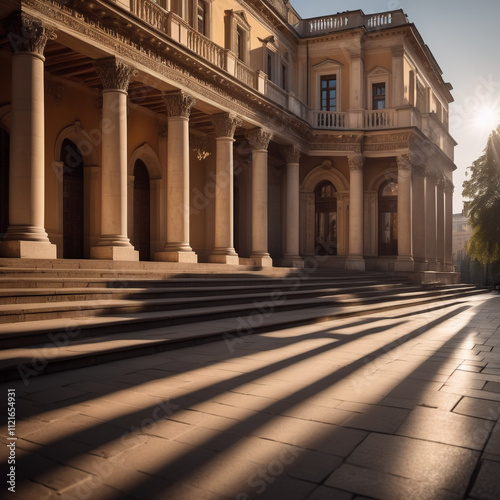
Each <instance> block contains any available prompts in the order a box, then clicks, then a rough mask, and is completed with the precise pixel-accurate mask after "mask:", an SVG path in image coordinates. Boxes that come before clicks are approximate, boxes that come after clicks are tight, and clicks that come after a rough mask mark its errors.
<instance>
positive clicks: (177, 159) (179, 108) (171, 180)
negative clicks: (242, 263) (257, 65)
mask: <svg viewBox="0 0 500 500" xmlns="http://www.w3.org/2000/svg"><path fill="white" fill-rule="evenodd" d="M163 97H164V100H165V104H166V105H167V115H168V145H167V164H168V166H167V243H166V245H165V248H164V249H163V251H162V252H158V253H156V254H155V260H160V261H169V262H184V263H196V262H198V257H197V255H196V254H195V253H194V252H193V250H192V248H191V245H190V243H189V241H190V236H189V214H190V200H189V115H190V113H191V108H192V107H193V106H194V105H195V104H196V100H195V99H193V98H192V97H191V96H189V95H187V94H185V93H184V92H177V91H176V92H172V93H166V94H164V96H163Z"/></svg>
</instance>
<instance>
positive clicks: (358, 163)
mask: <svg viewBox="0 0 500 500" xmlns="http://www.w3.org/2000/svg"><path fill="white" fill-rule="evenodd" d="M347 161H348V163H349V170H351V171H360V170H361V171H362V170H363V166H364V163H365V159H364V157H363V155H352V156H348V157H347Z"/></svg>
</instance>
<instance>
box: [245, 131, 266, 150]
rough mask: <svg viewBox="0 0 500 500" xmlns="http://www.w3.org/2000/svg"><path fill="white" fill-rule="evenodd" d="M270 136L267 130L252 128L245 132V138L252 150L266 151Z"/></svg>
mask: <svg viewBox="0 0 500 500" xmlns="http://www.w3.org/2000/svg"><path fill="white" fill-rule="evenodd" d="M272 136H273V134H272V132H271V131H269V130H264V129H262V128H254V129H252V130H250V131H249V132H248V133H247V135H246V138H247V140H248V142H249V144H250V147H251V148H252V149H253V150H257V151H259V150H260V151H266V150H267V148H268V146H269V142H270V141H271V137H272Z"/></svg>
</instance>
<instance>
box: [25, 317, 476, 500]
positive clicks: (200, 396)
mask: <svg viewBox="0 0 500 500" xmlns="http://www.w3.org/2000/svg"><path fill="white" fill-rule="evenodd" d="M465 309H466V307H462V308H459V309H456V310H454V311H451V312H450V313H448V314H446V315H444V316H442V317H440V318H438V319H436V320H435V321H434V322H432V323H430V324H429V325H427V326H426V327H423V328H418V329H416V330H414V331H412V332H410V333H409V334H407V335H405V336H403V337H402V338H400V339H398V340H397V341H395V342H391V343H389V344H388V345H386V346H384V347H383V348H380V349H376V350H374V351H373V352H371V353H369V354H368V355H367V356H369V357H370V358H376V357H378V356H381V355H384V354H387V352H389V351H390V350H392V349H395V348H396V347H398V346H400V345H402V344H403V343H404V342H407V341H409V340H411V339H413V338H415V337H418V336H419V335H421V334H422V333H424V332H425V331H427V330H428V329H429V328H432V327H433V326H437V325H438V324H440V323H441V322H443V321H445V320H446V319H449V318H451V317H453V316H455V315H456V314H459V313H460V312H462V311H463V310H465ZM394 326H397V323H396V324H395V325H392V327H394ZM384 330H386V327H383V326H381V327H380V328H373V329H370V330H367V331H364V332H360V333H359V334H354V335H350V336H349V338H348V339H342V340H339V341H337V342H335V343H334V344H333V345H328V346H322V347H320V348H316V349H313V350H311V351H309V352H307V353H301V354H299V355H296V356H293V357H291V358H289V359H287V360H282V361H280V362H277V363H273V364H272V365H269V366H266V367H264V368H260V369H258V370H255V371H253V372H251V373H249V374H242V375H238V376H236V377H234V379H231V380H230V381H224V382H221V383H216V384H213V386H211V387H210V388H204V389H202V390H199V391H194V392H192V393H189V394H186V395H185V396H183V397H181V398H178V399H176V401H175V403H176V404H178V405H179V407H180V408H181V409H183V408H184V407H186V406H189V405H191V404H193V401H194V402H196V403H199V402H200V401H203V400H205V399H206V398H207V390H209V391H210V393H211V395H212V396H213V395H214V394H221V393H224V392H226V391H228V390H230V387H233V388H235V387H237V386H239V385H241V384H244V383H248V382H250V381H252V380H255V379H257V378H260V377H262V376H265V375H269V374H271V373H273V372H274V371H276V370H280V369H282V368H286V367H288V366H291V365H293V364H294V363H298V362H300V361H303V360H305V359H308V358H310V357H312V356H315V355H317V354H322V353H324V352H328V351H329V350H333V349H335V348H336V347H339V346H341V345H345V344H348V343H349V342H352V341H354V340H358V339H361V338H364V337H366V336H367V335H372V334H375V333H377V332H380V331H384ZM363 365H364V361H363V360H357V361H355V362H353V363H350V364H349V365H347V366H345V367H343V368H341V369H339V370H336V371H334V372H332V373H331V374H329V375H328V376H326V377H324V378H322V379H321V380H319V381H317V382H315V383H313V384H311V385H309V386H308V387H306V388H304V389H301V390H299V391H297V392H296V393H294V394H293V396H292V397H289V398H287V399H286V400H280V401H277V402H273V403H271V404H270V405H268V407H267V408H265V409H264V410H263V412H262V413H264V420H266V421H269V420H270V419H272V418H273V416H274V415H275V414H276V413H277V412H280V411H282V410H283V408H285V409H286V408H290V407H292V406H294V405H295V404H296V402H297V401H298V400H301V399H303V398H306V397H310V396H311V395H313V394H315V393H317V392H319V391H321V390H323V389H325V388H327V387H329V386H331V385H332V384H334V383H336V382H338V381H339V380H342V379H343V378H344V377H346V376H347V375H350V374H352V373H353V372H355V371H356V370H358V369H359V368H360V367H362V366H363ZM154 408H155V407H154V406H151V407H148V408H146V409H142V410H140V411H138V412H134V413H131V414H128V415H127V416H126V417H125V418H117V419H113V420H112V421H108V422H105V423H103V424H101V425H98V426H94V427H92V428H91V429H87V430H85V431H82V432H79V433H76V434H73V435H72V436H71V439H73V440H77V441H79V442H87V441H88V442H92V441H91V436H93V435H98V436H103V435H105V436H106V438H105V439H104V438H102V439H101V444H103V443H105V442H111V441H114V440H116V439H119V438H120V437H121V436H122V435H123V428H122V427H121V426H122V425H124V424H125V426H126V427H127V426H128V427H129V428H130V422H132V421H135V422H137V421H140V419H141V417H142V418H147V417H149V416H150V415H151V413H152V411H153V410H154ZM170 418H171V419H175V412H174V414H173V415H171V416H170ZM124 420H125V421H124ZM262 424H263V417H262V415H261V416H257V415H256V416H254V417H250V418H248V419H246V420H245V421H243V422H238V423H236V424H235V425H234V426H233V427H231V428H229V429H227V431H225V432H227V433H236V435H237V434H242V437H243V435H245V434H248V433H249V432H251V431H252V430H255V429H257V428H258V427H260V426H261V425H262ZM110 426H113V427H112V428H110ZM238 441H239V440H233V441H232V442H230V443H229V444H227V445H226V447H225V449H227V448H229V447H231V446H234V445H235V444H236V443H237V442H238ZM205 445H206V446H210V445H215V443H213V442H212V440H209V441H207V443H205ZM206 446H205V447H206ZM61 449H64V440H59V441H56V442H53V443H51V444H50V445H48V446H47V447H46V451H47V452H48V453H49V454H52V455H54V454H57V452H58V451H59V450H61ZM222 451H223V450H222ZM77 455H78V453H77V452H73V451H71V450H68V451H67V452H66V453H65V454H64V460H69V459H71V458H74V457H75V456H77ZM207 460H209V458H208V457H201V456H199V454H198V453H196V451H193V452H192V453H188V454H185V455H184V456H182V457H181V458H179V459H178V460H177V461H176V462H175V467H173V469H172V470H175V471H176V472H175V479H176V480H179V479H181V478H182V477H184V475H185V474H186V473H188V471H190V470H193V467H201V466H203V465H204V464H206V463H207ZM19 462H20V465H19V470H20V471H23V470H26V469H25V467H23V458H21V459H20V461H19ZM50 468H51V467H50V466H45V467H43V466H42V467H40V468H38V473H39V474H43V473H44V472H46V471H47V470H50ZM171 468H172V464H170V465H168V466H167V467H166V468H164V469H163V470H162V471H161V472H160V474H161V475H164V476H165V475H166V476H167V477H168V472H169V470H171ZM184 469H185V470H184ZM183 470H184V474H182V471H183ZM24 477H27V476H24ZM143 486H144V485H142V486H141V485H139V486H137V487H136V488H134V489H133V490H132V491H131V493H132V494H135V495H139V496H140V492H141V490H142V487H143ZM147 488H148V491H151V488H153V490H154V488H155V486H154V484H149V485H148V486H147ZM157 491H158V492H160V491H161V489H158V490H157Z"/></svg>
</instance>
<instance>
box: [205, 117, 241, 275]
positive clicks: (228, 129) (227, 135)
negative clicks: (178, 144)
mask: <svg viewBox="0 0 500 500" xmlns="http://www.w3.org/2000/svg"><path fill="white" fill-rule="evenodd" d="M212 122H213V124H214V128H215V135H216V139H215V143H216V152H215V163H216V167H215V168H216V172H215V247H214V249H213V250H212V253H211V255H210V257H209V261H210V262H217V263H221V264H231V265H235V266H237V265H238V264H239V263H240V262H239V257H238V254H237V253H236V252H235V250H234V207H233V199H234V190H233V183H234V179H233V142H234V139H233V136H234V132H235V130H236V127H239V126H240V125H241V119H240V118H238V117H237V116H236V115H234V114H231V113H221V114H218V115H214V116H212Z"/></svg>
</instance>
